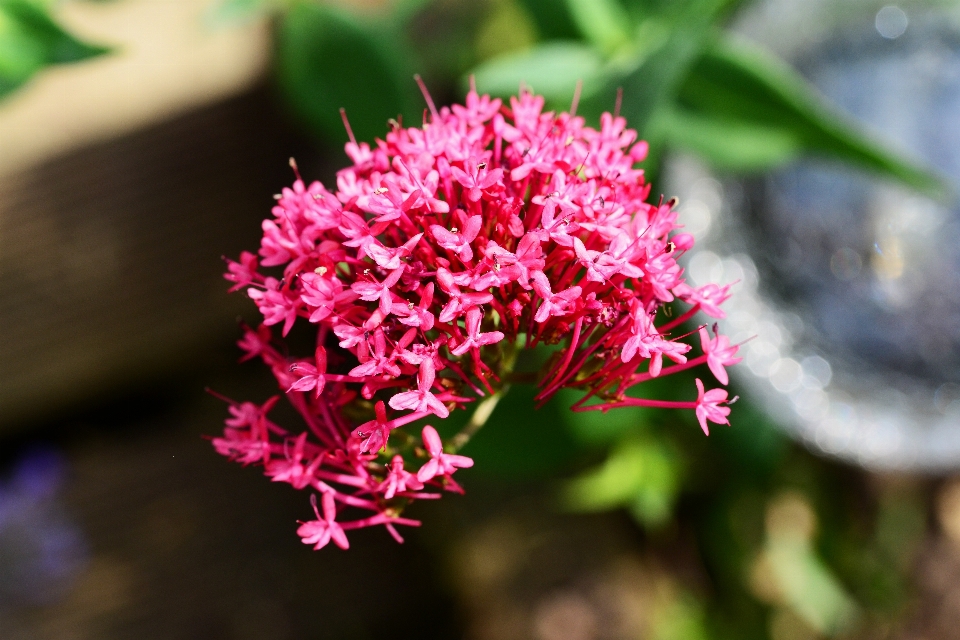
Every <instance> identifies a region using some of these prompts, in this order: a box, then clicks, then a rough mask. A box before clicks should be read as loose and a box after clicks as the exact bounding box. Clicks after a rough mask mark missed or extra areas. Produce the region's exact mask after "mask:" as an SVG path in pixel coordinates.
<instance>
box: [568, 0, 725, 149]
mask: <svg viewBox="0 0 960 640" xmlns="http://www.w3.org/2000/svg"><path fill="white" fill-rule="evenodd" d="M737 1H738V0H687V2H685V3H683V4H682V5H680V3H678V4H677V7H678V8H677V9H676V13H674V14H673V15H672V17H671V19H670V20H669V21H664V22H663V23H662V24H663V27H662V29H663V30H664V31H665V32H666V33H668V34H669V35H668V36H667V37H665V38H662V39H661V40H659V42H658V43H657V44H658V45H659V46H656V47H655V48H653V49H651V48H650V47H649V46H648V45H647V43H646V42H638V43H637V45H636V46H637V50H638V51H639V52H640V53H639V54H637V55H635V57H634V59H633V60H627V61H623V60H614V61H613V64H614V65H615V66H616V67H618V68H620V69H621V71H620V73H619V74H611V75H612V78H611V81H609V83H608V85H607V87H606V89H605V90H603V91H599V92H597V94H596V95H595V96H594V97H593V98H592V99H590V100H586V101H585V103H584V109H583V112H584V115H586V116H587V117H590V116H594V117H597V116H599V114H600V112H601V111H609V110H611V109H612V108H613V105H614V104H615V101H616V96H617V92H618V89H621V88H622V90H623V103H622V106H621V109H620V113H621V115H623V116H624V117H625V118H626V120H627V124H628V126H629V127H631V128H633V129H636V130H637V131H639V132H640V135H641V136H642V137H644V138H646V139H647V141H648V142H650V147H651V152H650V156H649V159H648V161H647V163H646V164H647V166H649V167H653V166H655V165H656V164H657V158H658V154H659V152H660V148H659V147H660V140H659V138H658V137H657V131H656V128H655V127H652V126H651V124H652V123H653V122H654V120H655V118H656V117H657V116H658V114H659V113H660V112H661V111H662V110H664V109H669V108H670V105H671V104H672V103H673V101H674V100H675V99H676V96H677V93H678V91H679V90H680V86H681V84H682V82H683V79H684V77H685V76H686V74H687V72H688V71H689V69H690V67H691V66H692V65H693V63H694V62H695V61H696V59H697V57H698V56H699V55H700V51H701V49H702V48H703V47H704V46H705V44H706V42H707V39H708V36H709V35H710V34H711V33H712V28H713V25H714V24H715V23H716V22H717V21H718V20H720V18H721V17H723V15H724V14H725V11H726V10H728V9H729V8H730V7H732V6H733V5H734V4H736V2H737ZM658 24H660V22H658Z"/></svg>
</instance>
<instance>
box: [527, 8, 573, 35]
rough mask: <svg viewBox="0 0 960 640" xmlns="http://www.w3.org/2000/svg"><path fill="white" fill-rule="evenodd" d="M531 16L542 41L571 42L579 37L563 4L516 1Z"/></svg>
mask: <svg viewBox="0 0 960 640" xmlns="http://www.w3.org/2000/svg"><path fill="white" fill-rule="evenodd" d="M518 1H519V3H520V4H521V5H523V7H524V8H525V9H526V10H527V11H528V12H529V13H530V15H531V16H533V19H534V21H535V22H536V23H537V31H538V32H540V36H541V37H542V38H543V39H544V40H572V39H575V38H577V37H579V35H580V33H579V32H578V30H577V25H576V24H575V23H574V21H573V17H572V16H571V15H570V11H569V10H568V8H567V4H566V3H565V2H557V0H518Z"/></svg>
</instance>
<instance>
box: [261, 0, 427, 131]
mask: <svg viewBox="0 0 960 640" xmlns="http://www.w3.org/2000/svg"><path fill="white" fill-rule="evenodd" d="M277 39H278V52H277V58H278V59H277V66H278V76H279V81H280V85H281V87H282V88H283V90H284V91H285V92H286V94H287V95H288V97H289V99H290V102H291V103H292V104H293V106H294V108H295V109H296V110H297V111H298V112H299V113H300V115H301V116H302V117H303V118H304V119H305V120H306V121H307V122H308V123H309V124H310V125H311V126H312V127H313V129H314V130H315V131H316V132H317V133H319V134H320V135H322V136H323V137H325V138H327V139H328V140H343V139H344V138H345V137H346V133H345V132H344V129H343V123H342V121H341V119H340V108H341V107H342V108H344V109H346V112H347V117H348V118H349V120H350V126H351V128H352V129H353V132H354V133H355V134H356V137H357V139H358V140H367V141H371V140H373V139H374V138H375V137H378V136H380V137H382V136H383V135H384V134H385V133H386V131H387V121H388V120H389V119H390V118H396V117H398V115H401V116H403V117H404V118H405V119H406V120H407V122H414V123H419V122H420V113H421V111H422V110H421V109H420V108H418V106H417V105H418V104H422V99H420V100H418V92H417V87H416V84H415V83H414V81H413V72H412V71H411V70H409V69H407V68H406V64H407V62H408V60H409V57H408V56H407V55H406V54H405V52H404V51H403V50H402V48H401V47H400V45H399V43H397V42H396V41H395V40H394V38H393V37H392V35H391V33H390V32H389V31H387V30H386V29H379V30H378V29H377V28H376V25H368V24H366V23H364V24H361V23H360V22H359V21H357V19H355V18H353V17H352V16H350V15H348V14H346V13H343V12H340V11H336V10H334V9H332V8H330V7H327V6H324V5H319V4H312V3H306V2H303V3H299V4H297V5H295V6H294V7H293V8H292V9H291V10H290V11H289V12H288V13H287V14H286V16H284V19H283V22H282V24H281V25H280V29H279V32H278V34H277Z"/></svg>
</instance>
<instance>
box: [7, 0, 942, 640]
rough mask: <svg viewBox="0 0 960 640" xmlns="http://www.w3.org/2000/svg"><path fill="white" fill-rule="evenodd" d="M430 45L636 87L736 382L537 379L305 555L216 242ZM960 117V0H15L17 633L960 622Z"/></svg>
mask: <svg viewBox="0 0 960 640" xmlns="http://www.w3.org/2000/svg"><path fill="white" fill-rule="evenodd" d="M415 73H419V74H420V75H421V76H422V77H423V78H424V80H425V82H426V84H427V86H428V87H429V88H430V90H431V92H432V94H433V97H434V99H435V100H436V101H437V102H438V103H443V104H447V103H450V102H453V101H457V100H460V99H462V97H463V95H464V93H465V91H466V88H467V86H468V79H469V77H470V76H473V77H474V78H475V81H476V83H477V85H478V88H479V89H480V90H481V91H487V92H491V93H494V94H497V95H501V96H508V95H510V94H513V93H515V92H516V91H517V89H518V87H519V86H520V85H521V83H523V84H525V85H526V86H529V87H532V88H533V89H534V90H535V91H537V92H538V93H542V94H543V95H545V96H546V98H547V101H548V105H549V106H550V107H551V108H556V109H566V108H569V105H570V103H571V100H572V98H573V94H574V91H575V87H576V85H577V83H578V82H581V83H582V92H581V99H580V105H579V109H578V113H580V114H582V115H584V116H585V117H586V118H587V119H588V122H591V121H593V122H595V121H596V119H597V117H598V115H599V113H600V112H602V111H604V110H611V109H613V107H614V104H615V103H616V101H617V94H618V90H622V107H621V113H622V114H623V115H625V116H626V117H627V119H628V123H629V124H630V126H632V127H635V128H637V129H638V130H639V131H640V132H641V135H642V136H643V137H645V138H646V139H648V140H649V141H650V143H651V156H650V159H649V160H648V161H647V163H646V164H645V169H646V171H647V175H648V177H649V178H650V179H651V180H652V181H653V182H654V193H655V194H656V193H660V192H663V193H665V194H666V196H667V197H669V196H673V195H677V196H679V198H680V203H681V204H680V207H681V221H682V222H683V223H684V224H685V225H686V226H687V229H688V230H689V231H691V232H693V233H695V234H696V235H697V238H698V250H697V251H696V252H695V253H693V254H692V255H688V256H687V257H686V258H687V263H686V267H687V273H688V276H689V277H690V279H692V280H693V281H695V282H698V283H706V282H711V281H718V282H723V283H726V282H737V284H736V285H735V287H734V292H735V295H734V297H733V298H732V299H731V300H730V301H729V303H728V304H727V313H728V317H727V318H726V319H725V320H724V321H722V322H721V325H722V327H723V329H724V331H725V332H726V333H729V334H730V335H731V337H732V338H733V339H734V340H735V341H743V340H748V339H749V341H748V342H746V343H745V344H744V346H743V351H742V354H743V355H744V358H745V359H744V362H743V363H742V364H741V365H738V366H737V367H735V368H734V369H735V371H734V373H735V377H734V380H733V383H732V386H733V391H734V392H735V393H739V394H740V397H741V398H740V401H739V402H738V403H737V404H736V405H735V407H734V412H733V414H732V416H731V421H732V426H731V427H730V428H722V429H716V430H715V431H714V432H713V433H712V434H711V435H710V437H709V438H704V437H703V435H702V433H701V432H700V430H699V428H698V426H697V424H696V420H695V418H694V417H693V416H692V415H684V414H681V413H677V412H669V411H661V410H647V409H639V408H634V409H631V410H627V409H624V410H621V411H619V412H614V413H609V414H607V415H605V416H599V415H593V414H572V413H571V412H569V411H568V410H566V407H567V406H569V404H570V403H571V401H572V398H571V397H570V396H561V397H559V398H558V399H557V401H555V402H553V403H551V404H550V405H548V406H546V407H545V408H543V409H542V410H540V411H533V409H532V405H533V402H532V396H533V392H532V390H530V389H524V388H514V389H513V390H512V391H511V392H510V394H509V395H508V396H507V397H506V398H505V399H504V401H503V402H502V403H501V404H500V405H499V406H498V408H497V410H496V413H495V414H494V415H493V417H492V418H491V420H490V422H489V423H488V425H487V426H486V427H485V428H484V429H483V430H482V431H481V432H480V433H479V435H477V436H476V437H475V438H474V440H472V441H471V442H470V444H469V445H468V448H467V449H465V453H467V454H469V455H471V456H473V457H474V458H475V459H476V461H477V464H476V466H475V467H474V468H473V469H470V470H467V471H463V472H462V474H463V478H462V483H463V484H464V486H465V487H466V488H467V494H466V495H465V496H462V497H460V496H449V497H447V498H446V499H444V500H442V501H440V502H439V503H438V504H417V505H416V507H415V509H414V512H412V516H413V517H417V518H420V519H422V520H423V522H424V525H423V527H422V528H421V529H419V530H417V531H415V532H414V533H413V534H411V535H410V536H408V540H407V543H406V544H404V545H402V546H400V545H396V544H395V543H394V542H393V541H392V539H390V538H389V536H387V535H385V534H384V532H382V531H370V530H362V531H358V532H357V533H356V534H355V535H353V536H352V538H351V544H352V546H351V549H350V550H349V551H348V552H344V553H342V552H339V551H338V550H335V549H324V550H323V551H321V552H316V553H315V552H312V551H310V550H309V548H308V547H306V546H304V545H301V544H300V542H299V540H298V538H297V536H296V535H295V526H296V520H297V519H304V518H308V517H310V516H311V511H310V506H309V502H308V500H307V496H306V494H303V493H298V492H294V491H291V490H290V488H289V487H288V486H275V485H272V484H271V483H269V482H268V481H267V480H266V479H264V478H263V477H262V476H261V475H260V473H259V472H258V471H257V469H254V468H248V469H242V468H239V467H237V466H236V465H232V464H229V463H228V462H227V461H225V460H223V459H222V458H220V457H219V456H217V455H216V454H215V453H214V452H213V450H212V447H210V445H209V442H208V441H207V439H205V438H208V437H209V436H212V435H214V434H216V433H218V431H220V429H221V428H222V420H223V418H224V416H225V414H226V407H225V406H224V404H223V403H222V402H221V401H219V400H217V399H215V398H213V397H211V396H210V395H208V394H206V393H205V392H204V388H205V387H208V386H209V387H211V388H213V389H215V390H216V391H218V392H220V393H223V394H225V395H227V396H229V397H233V398H237V399H250V400H254V401H262V400H264V399H265V398H266V397H268V396H269V395H270V394H271V393H273V390H274V387H275V383H274V381H273V379H272V377H271V376H270V375H269V373H268V372H265V371H262V370H261V369H259V368H258V367H257V366H256V365H255V364H244V365H242V366H240V365H237V364H236V359H237V356H238V352H237V350H236V348H235V347H234V341H235V340H236V338H237V337H238V334H239V331H238V326H237V323H238V319H240V318H246V319H247V320H248V321H249V322H251V323H255V322H256V321H257V316H256V310H255V308H254V307H253V305H252V304H251V303H250V301H249V300H246V299H245V298H244V297H243V296H242V295H227V294H226V289H227V286H226V285H227V283H226V282H225V281H224V280H223V279H222V275H221V274H222V271H223V269H224V266H223V262H222V260H221V256H223V255H227V256H236V255H238V254H239V252H240V251H241V250H242V249H253V248H254V247H256V246H258V244H259V235H260V225H259V223H260V220H261V219H262V218H263V217H264V216H265V215H266V214H267V213H268V211H269V207H270V206H271V204H272V202H273V200H272V194H273V193H275V192H277V191H278V190H279V189H280V188H281V187H282V186H284V185H286V184H289V183H290V182H291V181H292V179H293V176H292V175H291V172H290V170H289V167H288V164H287V159H288V158H289V157H291V156H294V157H296V159H297V161H298V164H299V166H300V170H301V172H302V173H303V175H304V177H305V178H306V179H308V180H310V179H320V180H323V181H325V182H329V181H330V180H331V179H332V178H333V176H334V173H335V171H336V170H337V169H338V168H339V167H341V166H342V165H343V164H344V163H345V162H346V161H347V159H346V157H345V155H344V154H343V152H342V145H343V143H344V142H345V141H346V134H345V132H344V131H343V126H342V123H341V121H340V116H339V112H338V109H339V108H340V107H344V108H346V110H347V113H348V115H349V118H350V122H351V125H352V127H353V129H354V131H355V132H356V134H357V137H358V138H360V139H362V140H372V139H373V138H374V137H376V136H377V135H380V134H382V132H383V131H385V127H386V122H387V120H388V119H390V118H397V117H398V116H402V117H403V118H404V119H405V121H406V122H407V123H412V122H419V121H420V118H421V117H422V116H421V114H422V112H423V108H424V104H423V100H422V97H420V95H419V91H418V89H417V87H416V84H415V83H414V82H413V80H412V77H413V74H415ZM958 114H960V8H958V7H957V6H956V4H955V3H954V2H948V1H946V0H944V1H937V0H903V1H901V2H897V3H895V4H891V3H890V2H889V0H887V1H882V2H875V1H873V0H754V1H747V0H743V1H740V2H737V1H734V0H472V1H469V2H468V1H466V0H329V1H325V2H320V1H314V0H223V1H220V2H216V1H214V0H110V1H95V0H65V1H63V2H52V1H47V0H0V638H2V639H3V640H7V639H16V640H20V639H25V640H26V639H30V640H33V639H51V640H52V639H71V640H72V639H86V638H91V639H94V638H96V639H113V638H117V639H122V638H134V637H136V638H139V639H142V640H148V639H152V638H157V639H161V638H163V639H167V638H183V639H192V638H204V639H213V638H224V639H234V638H236V639H257V638H264V639H267V638H270V639H284V638H348V639H349V638H358V639H359V638H380V637H385V636H387V635H388V634H389V635H390V637H397V638H471V639H478V640H479V639H486V638H491V639H493V638H497V639H511V638H517V639H526V638H535V639H541V640H554V639H557V640H559V639H570V640H581V639H582V640H589V639H619V638H624V639H627V638H630V639H632V638H650V639H657V640H670V639H678V640H679V639H683V640H688V639H693V640H699V639H704V640H708V639H726V638H729V639H742V638H748V639H750V638H756V639H766V638H769V639H771V640H800V639H815V638H827V637H839V638H864V639H867V638H869V639H882V638H890V639H894V638H896V639H901V638H902V639H909V640H921V639H925V640H933V639H941V638H943V639H949V638H960V295H958V293H957V292H958V291H960V249H958V247H960V208H958V205H957V199H956V195H957V191H958V189H957V186H958V185H960V116H958ZM694 326H695V325H694ZM677 378H682V376H680V375H678V376H671V379H670V380H665V381H658V382H656V383H650V384H658V385H659V388H658V389H657V390H656V393H657V394H658V395H659V396H660V397H664V398H678V399H679V398H682V399H687V398H686V396H687V395H688V394H689V389H690V388H692V378H687V379H681V380H677ZM685 413H690V412H685ZM458 477H459V474H458Z"/></svg>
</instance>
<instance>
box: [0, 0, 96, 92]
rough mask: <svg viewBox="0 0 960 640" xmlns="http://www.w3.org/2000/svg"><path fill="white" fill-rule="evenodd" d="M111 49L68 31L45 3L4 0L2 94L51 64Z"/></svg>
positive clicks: (0, 3)
mask: <svg viewBox="0 0 960 640" xmlns="http://www.w3.org/2000/svg"><path fill="white" fill-rule="evenodd" d="M108 51H110V49H108V48H106V47H101V46H96V45H91V44H87V43H85V42H82V41H80V40H78V39H77V38H74V37H73V36H72V35H70V34H69V33H67V32H66V31H64V30H63V29H62V28H61V27H60V26H59V25H58V24H57V23H56V22H54V20H53V19H52V18H51V17H50V15H49V14H48V13H47V11H46V8H45V7H44V6H43V5H40V4H36V3H32V2H28V1H27V0H0V96H3V95H5V94H7V93H9V92H11V91H13V90H14V89H16V88H17V87H19V86H20V85H22V84H23V83H25V82H26V81H27V80H29V79H30V78H31V77H32V76H33V75H34V74H35V73H37V72H38V71H40V70H41V69H43V68H44V67H46V66H48V65H53V64H65V63H71V62H79V61H81V60H86V59H88V58H93V57H95V56H99V55H102V54H104V53H107V52H108Z"/></svg>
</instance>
